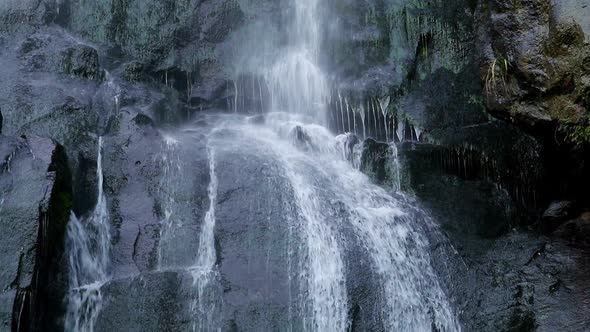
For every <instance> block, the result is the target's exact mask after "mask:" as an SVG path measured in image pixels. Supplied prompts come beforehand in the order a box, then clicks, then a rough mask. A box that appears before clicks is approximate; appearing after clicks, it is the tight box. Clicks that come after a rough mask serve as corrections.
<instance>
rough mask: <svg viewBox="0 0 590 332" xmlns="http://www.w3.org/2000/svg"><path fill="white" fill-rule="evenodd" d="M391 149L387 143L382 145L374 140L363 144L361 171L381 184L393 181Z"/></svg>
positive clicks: (368, 140)
mask: <svg viewBox="0 0 590 332" xmlns="http://www.w3.org/2000/svg"><path fill="white" fill-rule="evenodd" d="M392 162H393V160H392V155H391V148H390V146H389V144H387V143H380V142H377V141H375V140H374V139H371V138H369V139H367V140H365V141H364V142H363V152H362V155H361V165H360V170H361V171H362V172H363V173H365V174H367V175H368V176H369V177H371V178H372V179H373V180H374V181H376V182H377V183H380V184H385V183H389V182H391V181H392V175H393V174H392V170H391V163H392Z"/></svg>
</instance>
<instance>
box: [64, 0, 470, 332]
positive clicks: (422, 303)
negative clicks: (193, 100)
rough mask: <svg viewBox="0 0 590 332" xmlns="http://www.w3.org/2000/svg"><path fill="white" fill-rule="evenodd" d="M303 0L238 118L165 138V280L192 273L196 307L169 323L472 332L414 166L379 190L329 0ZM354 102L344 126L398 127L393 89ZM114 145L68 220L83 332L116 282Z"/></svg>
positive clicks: (194, 327) (71, 319)
mask: <svg viewBox="0 0 590 332" xmlns="http://www.w3.org/2000/svg"><path fill="white" fill-rule="evenodd" d="M293 3H294V7H293V8H294V14H295V15H294V16H293V22H292V25H290V29H289V40H288V41H289V43H288V45H287V46H285V47H284V48H283V49H281V51H280V52H279V55H278V56H277V57H276V58H273V59H272V61H268V63H271V65H269V66H268V67H263V68H257V70H258V71H257V72H255V73H254V75H247V74H246V75H244V76H243V78H242V80H250V81H251V82H252V86H251V87H256V86H258V88H257V89H258V90H256V89H253V90H252V89H250V90H248V91H245V90H246V89H244V88H242V87H241V86H240V84H237V83H236V84H235V85H234V90H235V92H236V95H235V96H234V98H233V99H234V100H233V101H232V102H230V103H229V108H230V110H231V111H232V112H230V114H226V115H219V114H208V113H207V114H197V115H196V116H201V117H203V119H201V120H202V123H206V124H207V126H203V125H202V123H201V125H197V124H196V125H195V126H194V127H192V126H187V127H184V128H182V129H179V130H178V132H177V133H172V134H165V135H163V136H164V140H163V145H162V151H161V154H160V157H161V159H159V160H157V162H160V164H159V166H161V169H162V170H163V172H162V173H161V178H160V182H159V185H160V188H159V190H158V191H157V192H156V194H155V195H156V196H157V197H156V200H157V201H158V202H157V204H156V209H155V210H156V213H157V214H158V216H159V217H160V218H161V223H160V229H159V235H160V236H159V242H158V248H157V249H158V251H157V259H158V264H157V267H156V271H150V276H149V277H153V278H155V279H156V280H158V278H166V280H168V281H170V282H171V283H172V281H173V282H179V283H182V285H181V286H177V284H173V285H166V287H175V288H173V289H174V292H175V293H173V294H171V295H170V297H172V298H173V302H174V304H175V305H176V304H178V306H179V307H178V308H179V309H178V310H179V311H182V313H180V312H179V314H178V317H176V318H177V319H178V322H176V321H174V319H176V318H168V317H166V318H165V319H167V320H170V321H174V322H173V323H175V324H176V323H177V324H178V325H171V326H174V327H175V328H176V327H178V329H179V330H189V331H222V330H244V331H261V330H265V331H266V330H269V331H275V330H276V331H321V332H332V331H333V332H344V331H349V330H353V329H358V330H377V331H430V330H439V331H460V329H461V327H460V325H459V324H458V322H457V319H456V318H455V315H454V313H453V310H452V309H451V305H450V304H449V301H448V300H447V297H446V295H445V293H444V291H443V288H442V286H441V285H440V283H439V281H438V279H437V276H436V273H435V271H434V269H433V268H432V266H431V258H430V256H429V251H428V247H429V244H428V238H427V237H426V235H425V229H429V227H430V226H429V224H428V222H427V218H426V217H425V216H424V214H423V213H421V212H419V211H418V210H417V209H415V208H413V207H412V205H411V204H409V203H408V202H407V200H405V199H404V198H403V196H402V195H401V194H396V195H393V196H392V192H393V191H396V190H398V189H399V182H400V181H399V180H400V179H399V178H400V175H399V165H395V167H394V168H395V170H396V172H397V176H396V179H395V183H396V187H395V188H390V189H394V190H386V189H384V188H382V187H379V186H377V185H375V184H374V183H372V182H371V180H370V179H369V177H367V176H366V175H364V174H363V173H362V172H361V170H360V169H361V159H362V158H361V156H362V152H363V151H362V149H363V144H362V142H360V140H359V139H358V138H357V136H355V135H353V134H351V133H349V134H345V135H340V136H335V135H333V134H332V133H331V132H330V131H329V130H328V129H327V125H328V124H327V121H325V120H326V119H325V108H326V103H327V102H328V100H330V98H328V97H329V91H330V89H329V86H328V80H327V79H326V78H325V76H324V74H323V72H322V70H321V69H320V66H319V56H320V51H321V48H320V44H321V40H320V26H319V22H320V17H319V8H318V6H319V3H320V0H294V1H293ZM266 60H268V59H266ZM261 81H262V82H263V83H261ZM262 86H264V87H265V88H266V89H268V96H269V98H270V100H269V102H268V103H266V104H265V103H263V102H262V101H261V102H260V105H259V106H257V107H256V109H252V110H253V111H255V112H258V110H263V109H266V108H267V107H265V106H268V108H270V110H271V112H269V113H267V114H265V115H263V116H257V117H253V118H248V117H246V116H243V115H241V113H243V112H242V111H245V110H241V109H240V107H250V106H251V105H247V104H248V103H247V102H246V101H245V100H246V97H247V96H245V95H244V96H238V93H241V94H246V93H249V95H248V96H250V97H248V98H252V100H254V99H255V98H256V96H257V95H258V97H259V98H260V99H261V100H262V99H263V96H262V91H263V88H262ZM265 91H266V90H265ZM338 104H339V110H340V114H339V116H340V117H339V119H338V121H339V122H341V125H342V128H347V129H348V130H349V131H351V132H360V131H361V130H362V132H363V133H365V132H367V131H371V132H373V133H375V134H379V135H380V136H385V137H386V139H387V140H388V139H389V137H392V136H393V132H391V133H390V132H389V128H387V127H385V128H384V127H383V126H382V125H380V124H379V123H380V122H379V121H378V117H379V118H380V117H381V116H383V118H386V115H385V111H386V109H387V106H388V104H389V101H388V100H383V101H369V102H367V104H366V105H358V108H355V107H356V106H357V105H355V104H354V103H353V102H349V101H348V100H346V98H342V97H340V96H339V98H338ZM357 110H360V112H361V114H362V115H361V117H360V121H359V120H357V118H356V116H357V115H356V113H357ZM385 122H386V121H385ZM361 125H362V128H360V126H361ZM381 132H382V133H381ZM205 142H206V143H205ZM203 147H204V148H203ZM394 148H395V146H394V145H391V149H392V151H391V152H392V154H394V155H395V154H396V150H394ZM101 149H102V139H101V140H99V160H98V168H99V170H98V175H97V176H98V178H99V201H98V203H97V208H96V209H95V212H94V213H93V215H92V216H91V217H90V218H88V220H85V221H84V222H79V221H78V220H76V219H75V217H72V219H73V220H72V222H71V223H70V226H69V230H68V233H69V240H68V248H69V252H70V266H71V267H70V268H71V269H72V273H71V280H70V283H71V285H72V290H71V292H70V296H69V307H68V316H67V322H66V326H67V327H68V330H73V331H92V329H93V326H94V323H95V321H96V319H97V317H98V313H99V312H100V310H101V305H102V304H103V303H102V294H101V286H102V284H103V283H104V282H105V281H107V280H108V274H107V267H108V255H109V251H108V249H109V242H110V238H109V237H108V234H109V229H108V214H107V209H106V203H105V199H104V194H103V192H102V161H101V158H102V157H101V151H100V150H101ZM204 155H206V159H205V157H204ZM394 159H395V160H397V158H394ZM242 163H243V164H242ZM258 163H260V165H259V164H258ZM253 165H254V166H253ZM244 170H246V171H250V173H243V174H242V173H241V172H246V171H244ZM234 173H238V174H234ZM269 174H270V175H269ZM207 175H208V176H207ZM242 175H244V176H242ZM245 177H248V178H247V179H246V178H245ZM267 177H268V179H267ZM205 179H208V183H206V180H205ZM250 180H252V181H250ZM205 185H207V188H206V190H205V188H204V186H205ZM266 191H268V192H266ZM275 191H276V193H275ZM269 192H270V193H272V194H276V197H273V196H271V197H269V195H270V194H269ZM265 198H266V200H268V201H271V202H266V201H263V200H265ZM204 202H207V203H204ZM245 205H247V206H245ZM277 210H278V211H277ZM285 224H288V225H285ZM433 232H434V231H433ZM102 244H105V245H102ZM266 246H267V247H266ZM261 247H264V250H260V248H261ZM218 249H221V250H220V251H219V252H218V251H217V250H218ZM251 249H254V250H257V251H253V252H250V251H249V250H251ZM273 251H276V252H273ZM252 256H258V257H252ZM259 256H265V257H262V258H261V257H259ZM265 259H266V260H265ZM260 261H264V263H262V264H261V263H260ZM284 261H287V262H284ZM281 264H284V265H281ZM251 269H252V270H255V271H252V270H251ZM281 269H282V270H281ZM141 276H142V278H143V275H141ZM187 276H188V278H187ZM189 279H190V280H191V281H192V282H189V284H190V285H187V284H186V282H185V280H189ZM271 282H274V284H272V285H271V284H270V283H271ZM285 289H287V290H286V291H285ZM359 289H362V290H361V291H359ZM166 296H168V293H166ZM174 296H178V297H179V298H175V297H174ZM284 297H289V298H288V299H285V298H284ZM365 297H366V298H365ZM180 302H182V303H180ZM174 310H176V308H175V309H174ZM185 314H186V315H188V317H187V316H185ZM167 323H169V322H168V321H167ZM262 324H264V325H262ZM358 324H361V325H360V326H362V327H361V328H358V326H359V325H358Z"/></svg>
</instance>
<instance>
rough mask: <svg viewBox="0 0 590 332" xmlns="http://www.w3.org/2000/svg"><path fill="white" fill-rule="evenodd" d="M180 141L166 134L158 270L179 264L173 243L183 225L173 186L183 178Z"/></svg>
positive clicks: (163, 153) (163, 148) (163, 156)
mask: <svg viewBox="0 0 590 332" xmlns="http://www.w3.org/2000/svg"><path fill="white" fill-rule="evenodd" d="M179 144H180V143H179V142H178V141H177V140H176V139H174V138H173V137H171V136H164V140H163V146H162V151H163V152H162V155H161V158H162V160H161V161H162V164H163V167H162V168H163V171H164V174H163V176H162V179H161V180H160V191H161V195H162V196H163V202H162V209H163V213H164V219H163V220H162V221H161V222H160V223H161V227H160V245H159V246H158V270H163V269H166V268H170V267H174V266H175V265H177V262H176V261H177V260H176V259H175V257H177V256H178V253H175V252H174V247H173V246H172V245H171V244H172V243H173V242H174V232H175V230H176V229H177V228H178V227H179V226H181V225H182V220H181V219H180V218H178V217H177V216H176V214H177V204H176V198H175V195H174V193H173V192H172V190H173V188H177V186H176V181H178V180H179V179H182V174H181V171H182V166H181V163H180V152H179V151H178V150H179V146H178V145H179Z"/></svg>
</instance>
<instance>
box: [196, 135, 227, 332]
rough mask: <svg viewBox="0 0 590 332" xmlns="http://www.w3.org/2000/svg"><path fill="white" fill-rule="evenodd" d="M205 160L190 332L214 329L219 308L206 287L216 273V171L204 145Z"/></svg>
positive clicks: (213, 155)
mask: <svg viewBox="0 0 590 332" xmlns="http://www.w3.org/2000/svg"><path fill="white" fill-rule="evenodd" d="M207 157H208V160H209V178H210V180H209V186H208V188H207V193H208V196H209V209H208V210H207V213H206V214H205V218H204V220H203V225H202V228H201V234H200V237H199V247H198V256H197V261H196V263H195V265H194V266H193V267H191V269H190V270H191V274H192V277H193V287H194V288H196V297H195V298H194V300H193V303H191V309H192V311H193V314H194V315H193V324H192V330H193V331H214V330H216V329H217V323H216V320H217V319H218V318H219V317H218V314H217V311H218V310H219V309H220V308H219V307H218V306H217V301H216V300H215V298H214V297H215V292H214V289H211V288H210V287H209V286H211V284H212V283H213V282H215V281H216V278H217V273H216V271H215V270H214V268H215V262H216V259H217V255H216V253H215V236H214V235H215V205H216V204H217V183H218V180H217V174H216V173H215V151H214V150H213V148H212V147H210V146H209V147H208V148H207Z"/></svg>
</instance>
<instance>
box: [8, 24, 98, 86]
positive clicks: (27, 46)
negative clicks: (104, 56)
mask: <svg viewBox="0 0 590 332" xmlns="http://www.w3.org/2000/svg"><path fill="white" fill-rule="evenodd" d="M19 53H20V58H21V59H22V61H23V62H24V67H25V68H24V69H25V70H27V71H44V72H54V73H64V74H68V75H73V76H77V77H81V78H85V79H90V80H94V81H101V80H102V79H103V78H104V71H103V70H102V69H101V67H100V63H99V58H98V52H97V50H96V49H94V48H93V47H91V46H89V45H86V44H80V43H78V42H77V41H76V40H74V39H73V38H72V37H70V36H68V35H67V33H65V32H64V31H61V30H60V29H55V28H52V29H46V30H42V31H41V32H39V33H36V34H33V35H31V36H30V37H28V38H27V39H25V40H24V41H23V42H22V44H21V46H20V50H19Z"/></svg>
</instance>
